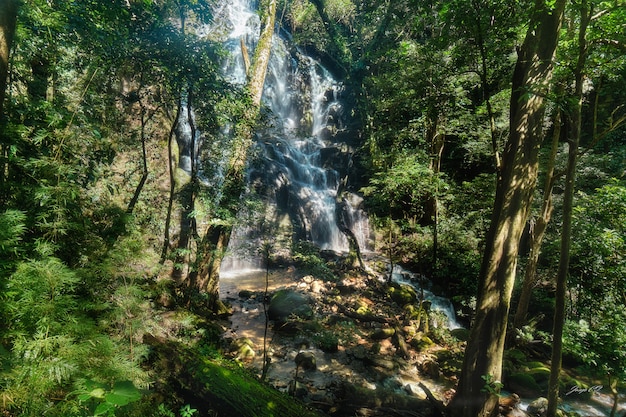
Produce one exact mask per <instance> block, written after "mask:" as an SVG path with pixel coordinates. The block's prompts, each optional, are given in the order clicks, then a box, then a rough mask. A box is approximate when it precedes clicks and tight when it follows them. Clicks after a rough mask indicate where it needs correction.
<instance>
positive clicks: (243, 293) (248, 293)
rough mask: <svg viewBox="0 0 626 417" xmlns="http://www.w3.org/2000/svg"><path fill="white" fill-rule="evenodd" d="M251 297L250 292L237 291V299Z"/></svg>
mask: <svg viewBox="0 0 626 417" xmlns="http://www.w3.org/2000/svg"><path fill="white" fill-rule="evenodd" d="M253 295H254V292H252V291H250V290H241V291H239V298H243V299H244V300H247V299H249V298H252V296H253Z"/></svg>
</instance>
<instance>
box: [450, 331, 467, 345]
mask: <svg viewBox="0 0 626 417" xmlns="http://www.w3.org/2000/svg"><path fill="white" fill-rule="evenodd" d="M469 333H470V331H469V329H464V328H462V327H461V328H458V329H452V330H450V334H451V335H452V336H454V337H455V338H456V339H458V340H460V341H461V342H467V341H468V340H469Z"/></svg>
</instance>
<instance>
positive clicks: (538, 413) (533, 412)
mask: <svg viewBox="0 0 626 417" xmlns="http://www.w3.org/2000/svg"><path fill="white" fill-rule="evenodd" d="M547 412H548V399H547V398H544V397H539V398H537V399H536V400H534V401H533V402H531V403H530V404H528V407H526V413H528V415H530V416H532V417H545V415H546V413H547Z"/></svg>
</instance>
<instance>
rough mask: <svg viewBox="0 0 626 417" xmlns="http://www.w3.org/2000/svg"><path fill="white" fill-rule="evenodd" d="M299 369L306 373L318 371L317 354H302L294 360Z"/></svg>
mask: <svg viewBox="0 0 626 417" xmlns="http://www.w3.org/2000/svg"><path fill="white" fill-rule="evenodd" d="M294 361H295V362H296V366H297V367H298V368H301V369H304V370H305V371H314V370H316V369H317V363H316V361H315V354H313V352H306V351H305V352H300V353H298V354H297V355H296V358H295V359H294Z"/></svg>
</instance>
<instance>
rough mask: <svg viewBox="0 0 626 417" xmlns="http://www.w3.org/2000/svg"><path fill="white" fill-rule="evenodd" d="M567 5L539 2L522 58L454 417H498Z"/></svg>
mask: <svg viewBox="0 0 626 417" xmlns="http://www.w3.org/2000/svg"><path fill="white" fill-rule="evenodd" d="M564 7H565V0H557V2H556V4H555V6H554V9H551V8H549V7H547V6H546V4H545V2H544V1H541V0H537V1H536V2H535V7H534V11H533V16H532V18H531V19H532V20H531V24H530V27H529V30H528V32H527V34H526V38H525V40H524V43H523V44H522V46H521V47H520V48H519V50H518V60H517V64H516V67H515V71H514V73H513V83H512V94H511V116H510V134H509V140H508V142H507V145H506V148H505V150H504V154H503V161H502V163H503V167H502V177H501V180H500V181H499V182H498V186H497V189H496V200H495V204H494V211H493V215H492V218H491V224H490V228H489V233H488V235H487V239H486V247H485V253H484V256H483V261H482V265H481V271H480V284H479V294H478V300H477V305H476V318H475V322H474V325H473V326H472V329H471V333H470V338H469V341H468V344H467V348H466V351H465V357H464V361H463V367H462V372H461V378H460V381H459V387H458V390H457V395H456V396H455V398H454V399H453V401H452V403H451V407H452V408H453V409H455V410H454V415H455V416H456V415H458V416H461V415H462V416H463V417H477V416H480V417H487V416H495V415H497V413H498V396H497V395H496V392H497V390H498V388H499V387H498V386H497V385H496V384H492V385H491V387H489V388H488V389H485V388H486V387H485V385H486V384H485V383H486V381H492V382H495V381H499V380H500V379H501V375H502V356H503V353H504V341H505V335H506V327H507V318H508V313H509V306H510V300H511V292H512V289H513V283H514V280H515V270H516V266H517V254H518V248H519V241H520V237H521V235H522V232H523V230H524V225H525V223H526V220H527V218H528V213H529V209H530V206H531V202H532V195H533V191H534V189H535V183H536V180H537V170H538V151H539V146H540V143H541V138H542V137H543V131H542V130H543V115H544V97H545V96H546V92H547V91H548V87H549V81H550V79H551V77H552V69H553V63H552V61H553V58H554V54H555V51H556V46H557V40H558V34H559V30H560V27H561V20H562V15H563V10H564Z"/></svg>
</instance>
